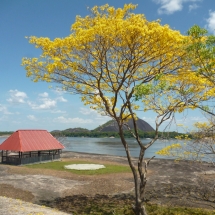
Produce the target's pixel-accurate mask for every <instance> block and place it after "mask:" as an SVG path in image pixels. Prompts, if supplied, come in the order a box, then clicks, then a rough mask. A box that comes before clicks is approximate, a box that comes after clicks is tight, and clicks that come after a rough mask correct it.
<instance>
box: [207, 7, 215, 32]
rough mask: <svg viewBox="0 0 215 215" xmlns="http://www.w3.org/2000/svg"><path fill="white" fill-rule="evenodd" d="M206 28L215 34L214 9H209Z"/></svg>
mask: <svg viewBox="0 0 215 215" xmlns="http://www.w3.org/2000/svg"><path fill="white" fill-rule="evenodd" d="M206 21H207V25H206V28H207V29H208V30H209V31H210V32H212V33H213V34H214V35H215V11H209V18H208V19H207V20H206Z"/></svg>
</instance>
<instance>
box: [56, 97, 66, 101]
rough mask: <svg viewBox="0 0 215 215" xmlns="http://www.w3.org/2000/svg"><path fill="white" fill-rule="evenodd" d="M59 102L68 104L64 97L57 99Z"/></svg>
mask: <svg viewBox="0 0 215 215" xmlns="http://www.w3.org/2000/svg"><path fill="white" fill-rule="evenodd" d="M57 100H58V101H60V102H67V100H66V99H65V98H63V96H60V97H57Z"/></svg>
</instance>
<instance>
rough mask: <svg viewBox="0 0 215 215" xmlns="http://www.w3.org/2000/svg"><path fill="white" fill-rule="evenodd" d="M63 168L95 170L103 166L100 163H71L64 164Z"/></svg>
mask: <svg viewBox="0 0 215 215" xmlns="http://www.w3.org/2000/svg"><path fill="white" fill-rule="evenodd" d="M64 168H65V169H75V170H96V169H102V168H105V166H104V165H102V164H71V165H65V166H64Z"/></svg>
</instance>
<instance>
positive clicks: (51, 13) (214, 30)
mask: <svg viewBox="0 0 215 215" xmlns="http://www.w3.org/2000/svg"><path fill="white" fill-rule="evenodd" d="M128 3H133V4H138V7H137V8H136V10H135V11H134V13H141V14H144V15H145V17H146V18H147V20H149V21H153V20H157V19H160V20H161V24H162V25H164V24H168V25H169V26H170V27H171V28H172V29H175V30H179V31H180V32H181V33H182V34H186V32H187V30H188V29H189V28H190V27H191V26H193V25H195V24H197V25H199V26H201V27H204V28H206V29H207V30H208V31H209V32H210V33H211V34H215V2H214V0H133V1H131V0H129V1H127V0H117V1H116V0H78V1H75V0H19V1H17V0H1V1H0V75H1V76H0V89H1V93H0V131H16V130H18V129H46V130H48V131H52V130H63V129H67V128H74V127H82V128H87V129H94V128H96V127H97V126H99V125H102V124H103V123H105V122H106V121H108V120H110V118H108V117H105V116H100V115H99V114H98V113H97V112H96V111H94V110H91V109H90V108H89V107H87V106H84V105H83V103H82V102H81V99H80V97H79V96H78V95H71V94H69V93H66V92H62V91H60V90H58V89H57V88H56V86H55V85H52V86H51V84H49V83H45V82H39V83H34V82H32V81H31V79H29V78H27V77H26V71H25V70H24V67H22V66H21V59H22V58H23V57H39V54H40V52H39V51H38V50H37V49H35V48H34V46H33V45H31V44H29V43H28V40H27V39H26V38H25V37H26V36H37V37H49V38H51V39H54V38H56V37H60V38H62V37H66V36H68V35H69V34H70V28H71V25H72V24H73V23H74V22H75V17H76V15H80V16H82V17H85V16H86V15H89V13H90V11H89V8H92V7H93V6H95V5H98V6H100V5H104V4H109V5H110V6H114V7H115V8H118V7H123V5H124V4H128ZM138 117H139V118H141V119H143V120H145V121H146V122H148V123H149V124H150V125H151V126H152V127H154V125H155V124H154V121H155V114H154V113H152V112H142V111H140V112H138ZM175 121H176V122H175V123H174V124H172V126H171V127H170V128H169V130H177V129H178V128H176V124H184V125H185V126H187V127H188V128H192V125H193V123H195V122H198V121H204V117H203V115H202V114H201V113H200V112H199V111H189V112H185V113H183V114H180V115H179V114H178V115H176V117H175ZM164 127H165V125H163V127H162V129H163V128H164Z"/></svg>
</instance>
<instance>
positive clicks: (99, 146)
mask: <svg viewBox="0 0 215 215" xmlns="http://www.w3.org/2000/svg"><path fill="white" fill-rule="evenodd" d="M5 139H6V137H0V144H1V143H2V142H3V141H4V140H5ZM126 140H127V142H128V144H129V148H130V153H131V156H133V157H138V155H139V146H138V144H137V142H136V141H135V139H133V138H128V139H126ZM59 141H61V142H62V143H63V145H64V146H65V149H64V150H66V151H73V152H85V153H95V154H107V155H117V156H126V154H125V150H124V148H123V145H122V143H121V141H120V139H119V138H82V137H68V138H63V139H59ZM176 141H177V140H170V141H167V140H157V141H156V142H155V143H154V144H153V145H152V146H151V147H150V148H149V149H147V150H146V154H145V157H147V158H150V157H152V156H156V158H167V157H162V156H159V155H157V154H156V152H157V151H158V150H160V149H162V148H164V147H165V146H167V145H170V144H171V143H175V142H176ZM142 142H143V143H144V144H147V143H149V142H150V139H142Z"/></svg>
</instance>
